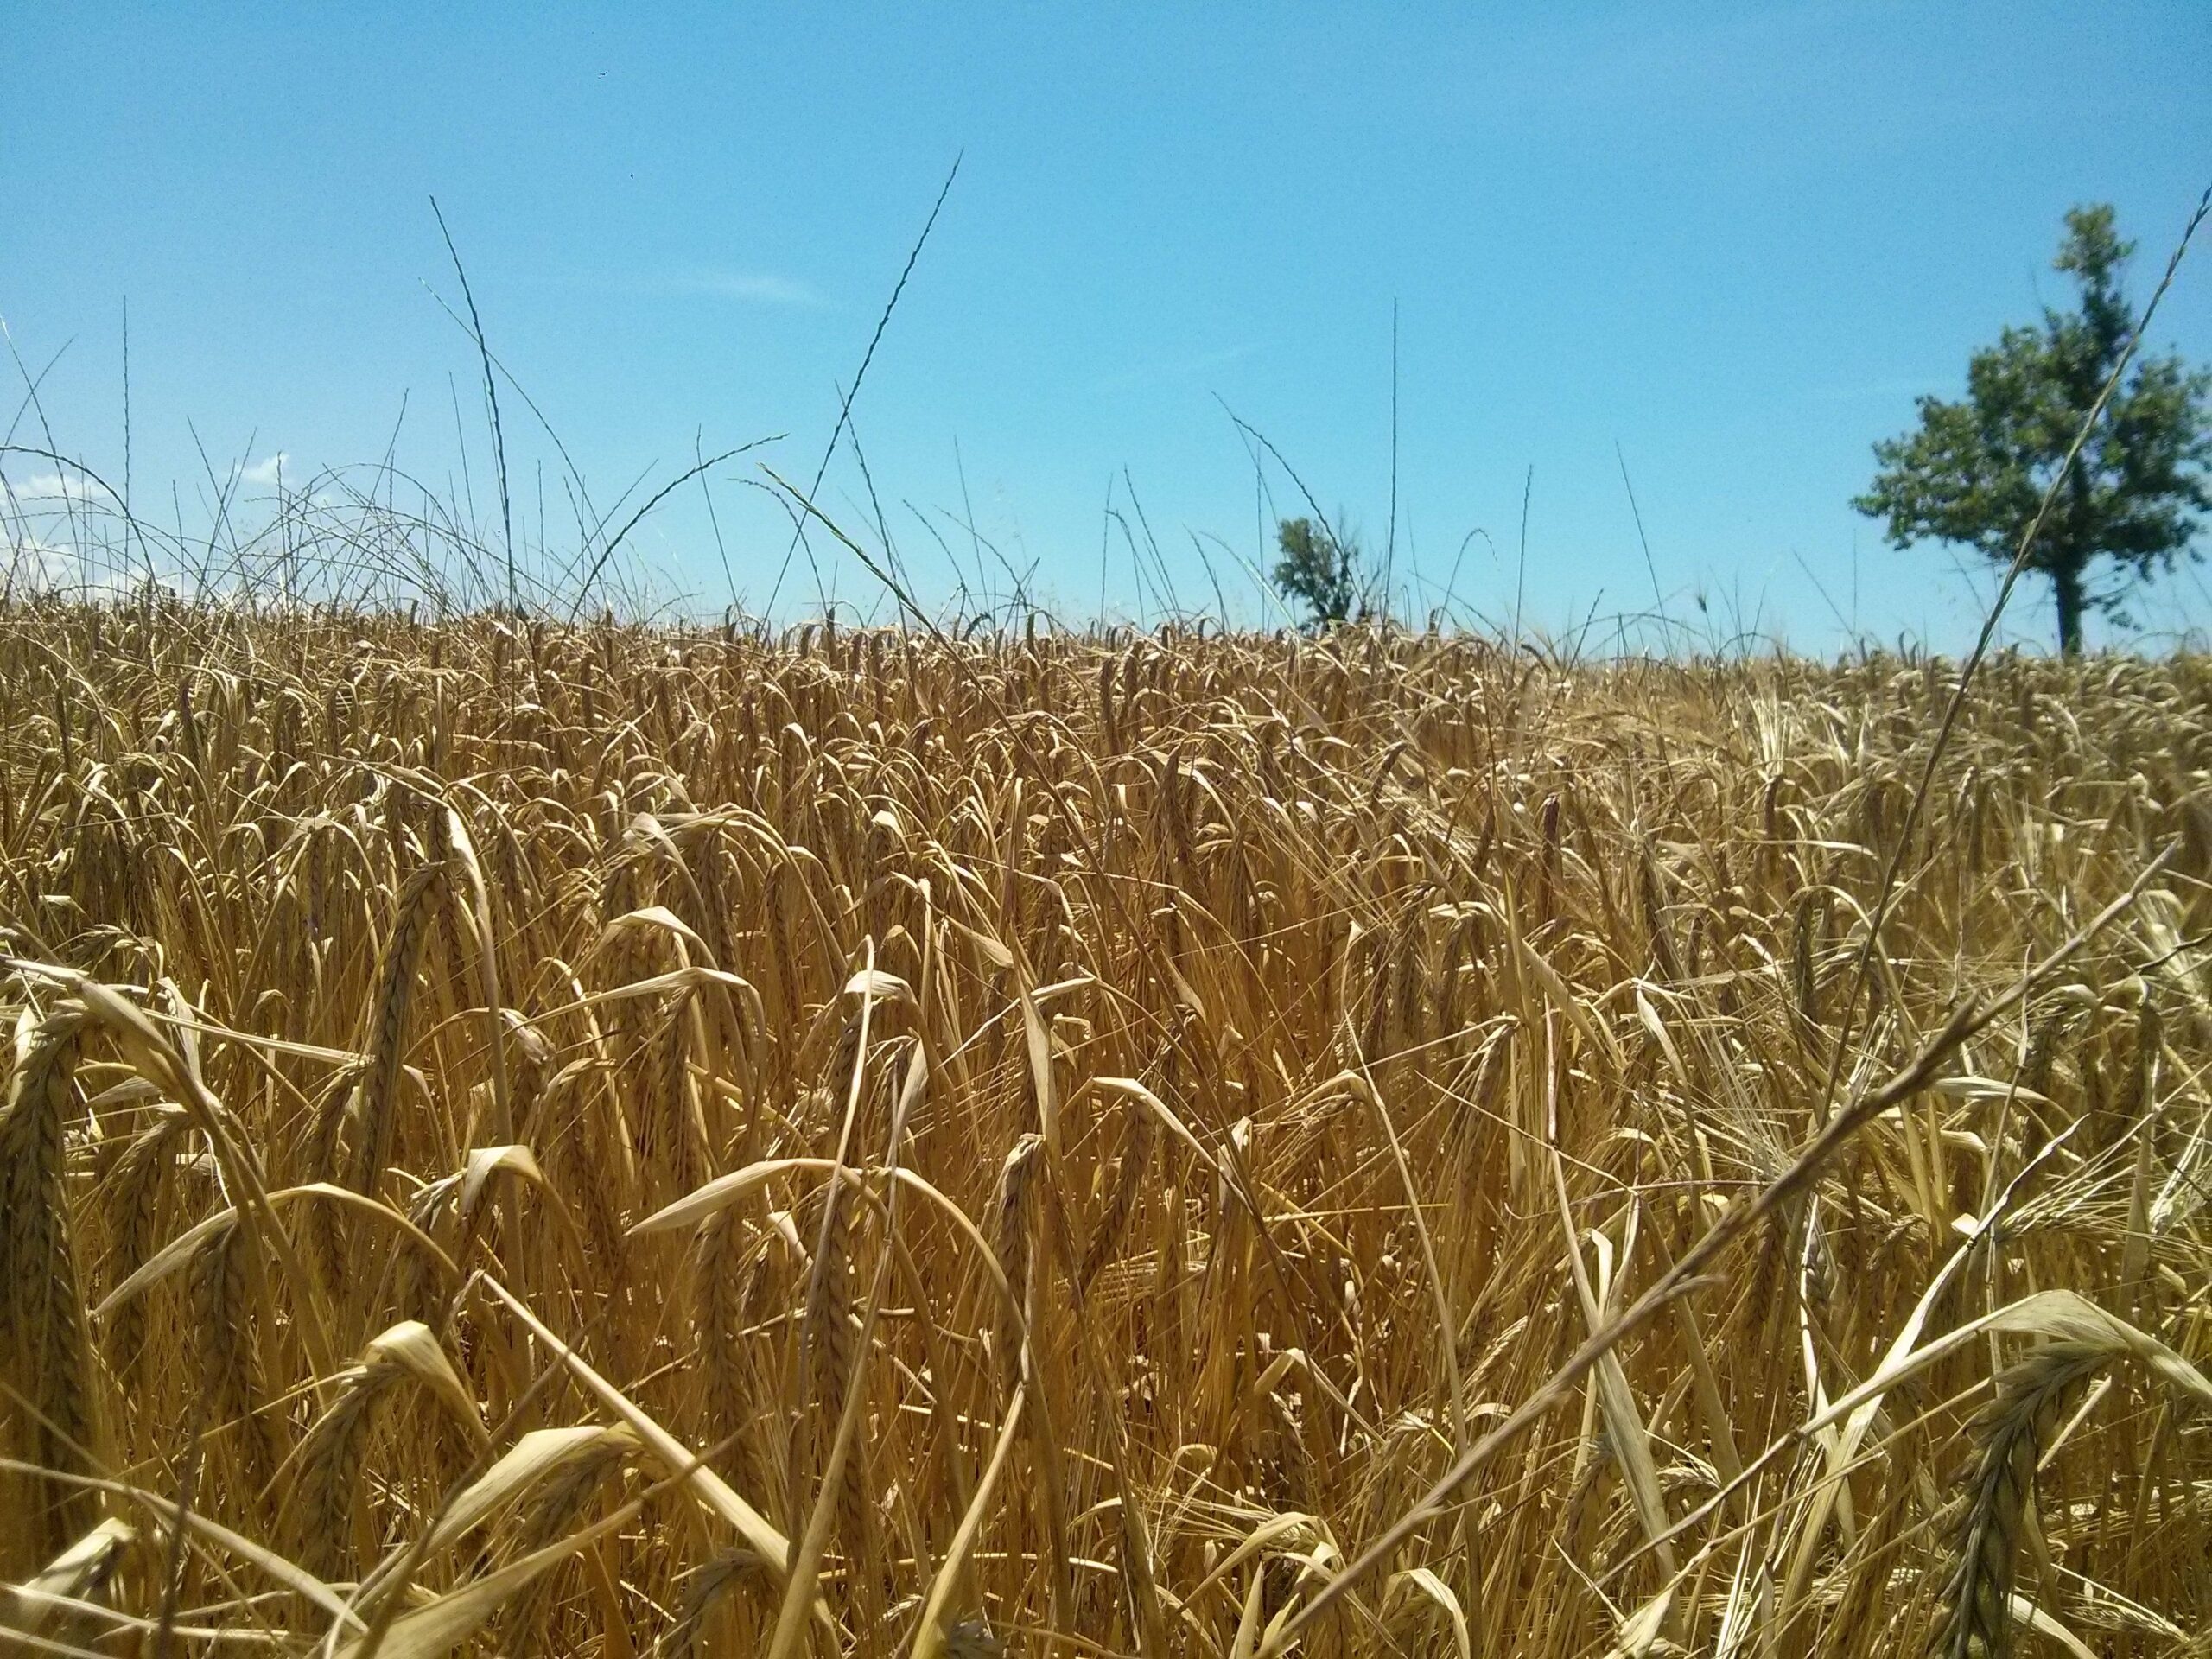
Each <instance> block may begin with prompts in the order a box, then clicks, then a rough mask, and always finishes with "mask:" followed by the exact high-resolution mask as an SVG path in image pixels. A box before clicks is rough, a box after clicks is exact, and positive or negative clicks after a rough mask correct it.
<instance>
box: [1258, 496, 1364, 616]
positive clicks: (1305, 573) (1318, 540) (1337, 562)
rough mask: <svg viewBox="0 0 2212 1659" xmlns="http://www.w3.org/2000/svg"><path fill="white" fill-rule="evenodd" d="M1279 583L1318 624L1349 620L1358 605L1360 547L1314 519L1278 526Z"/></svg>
mask: <svg viewBox="0 0 2212 1659" xmlns="http://www.w3.org/2000/svg"><path fill="white" fill-rule="evenodd" d="M1275 544H1276V546H1277V547H1279V548H1280V549H1281V551H1282V556H1281V558H1279V559H1277V560H1276V561H1275V568H1274V583H1275V587H1276V588H1278V589H1280V590H1281V593H1282V594H1283V596H1284V597H1285V598H1286V599H1294V600H1298V601H1300V602H1302V603H1303V604H1304V605H1305V607H1306V609H1307V610H1308V611H1309V612H1310V613H1312V615H1311V617H1310V619H1309V620H1310V621H1311V623H1312V625H1313V626H1314V627H1317V628H1332V627H1335V626H1338V624H1339V623H1344V622H1349V621H1351V620H1352V617H1353V615H1354V613H1355V612H1356V610H1357V607H1358V605H1359V550H1358V548H1357V545H1356V544H1355V543H1354V542H1353V540H1352V538H1351V537H1349V536H1347V535H1344V534H1342V533H1341V532H1339V531H1334V530H1332V529H1330V528H1329V526H1328V524H1326V523H1320V524H1316V523H1315V522H1314V521H1313V519H1311V518H1285V519H1282V520H1281V521H1280V522H1279V523H1278V524H1276V525H1275Z"/></svg>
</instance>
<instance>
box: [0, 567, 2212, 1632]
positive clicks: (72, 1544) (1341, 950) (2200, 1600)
mask: <svg viewBox="0 0 2212 1659" xmlns="http://www.w3.org/2000/svg"><path fill="white" fill-rule="evenodd" d="M1957 683H1958V671H1957V667H1956V665H1955V664H1945V663H1942V662H1936V661H1929V660H1913V659H1902V658H1897V657H1894V656H1883V655H1873V656H1868V657H1866V658H1858V659H1853V660H1852V661H1850V662H1847V663H1845V664H1840V665H1839V664H1815V663H1809V662H1803V661H1796V660H1789V659H1770V660H1763V661H1745V662H1731V663H1705V664H1690V663H1663V662H1624V663H1610V662H1604V663H1601V662H1563V661H1561V660H1560V659H1559V658H1556V657H1554V655H1552V654H1551V653H1550V652H1548V651H1546V650H1542V649H1538V648H1535V647H1529V648H1524V649H1522V650H1518V651H1516V650H1513V649H1510V648H1509V647H1508V646H1507V645H1503V644H1500V643H1498V642H1495V641H1483V640H1478V639H1460V638H1452V637H1441V638H1440V637H1437V636H1435V635H1424V634H1419V633H1407V632H1391V633H1385V632H1376V631H1371V630H1370V631H1361V630H1350V631H1346V632H1341V633H1338V634H1337V635H1334V636H1332V637H1330V638H1327V639H1295V638H1292V637H1288V636H1284V637H1275V638H1263V637H1253V636H1241V637H1240V636H1235V635H1230V636H1226V637H1224V636H1218V635H1217V636H1211V637H1209V636H1207V635H1205V634H1204V633H1200V632H1174V631H1169V632H1160V633H1156V634H1153V635H1147V636H1140V635H1134V634H1129V633H1126V632H1125V633H1122V634H1117V635H1104V634H1097V635H1090V636H1085V637H1070V636H1066V635H1063V634H1057V633H1054V632H1051V631H1049V630H1044V629H1041V628H1040V629H1033V630H1032V631H1030V632H1026V633H1025V632H1020V631H1016V632H990V633H979V634H977V635H976V636H975V637H973V638H946V637H944V636H943V635H940V634H938V633H937V632H934V631H932V630H929V629H926V628H923V629H917V630H913V631H908V632H847V631H842V630H831V629H828V628H824V627H822V626H815V627H811V628H808V629H804V630H798V631H795V632H791V633H790V634H788V635H785V636H782V637H779V638H767V637H765V636H762V635H760V634H758V633H747V632H734V631H721V630H700V631H683V630H677V629H672V628H670V629H651V628H645V627H632V626H617V625H615V624H613V623H612V622H607V623H602V624H601V625H598V626H578V627H573V628H561V627H557V626H552V625H550V624H541V623H537V622H532V621H526V620H513V619H507V620H501V619H499V618H497V617H480V618H476V619H474V620H451V621H445V622H440V623H437V624H435V625H430V624H417V623H416V622H414V621H412V620H409V619H408V618H406V617H404V616H395V615H378V614H372V613H346V614H333V613H315V612H311V611H308V610H306V609H304V608H302V609H294V610H289V611H286V610H279V611H277V612H274V613H258V614H257V613H245V612H243V611H239V612H232V611H226V610H223V609H220V608H218V607H213V606H207V607H193V606H186V605H182V604H179V603H175V602H170V601H154V600H151V599H148V600H146V601H143V602H131V603H114V604H108V605H104V606H97V607H95V606H90V605H80V604H62V603H59V602H51V601H39V602H17V603H16V604H14V605H12V606H10V607H8V608H7V609H6V610H5V611H4V612H0V773H4V785H5V786H4V789H3V790H0V1001H4V1002H5V1004H6V1006H7V1011H8V1014H9V1016H10V1025H11V1027H12V1043H11V1045H10V1055H9V1058H8V1059H7V1061H6V1068H7V1070H6V1076H7V1083H6V1093H5V1096H4V1099H5V1105H4V1116H0V1195H3V1201H4V1204H5V1224H4V1230H3V1232H4V1236H0V1249H4V1252H5V1254H4V1257H0V1318H3V1319H4V1324H0V1368H4V1369H0V1384H4V1395H0V1433H4V1436H5V1442H6V1443H5V1446H4V1447H0V1450H4V1452H5V1457H6V1461H5V1463H4V1465H0V1480H4V1484H0V1579H4V1580H6V1581H7V1583H8V1584H10V1585H11V1586H15V1588H14V1590H13V1592H12V1593H10V1592H0V1618H3V1619H4V1622H5V1623H6V1624H7V1625H8V1627H9V1628H10V1629H12V1630H14V1631H15V1632H16V1635H14V1636H13V1637H0V1645H9V1644H12V1645H13V1646H14V1647H15V1648H16V1649H18V1650H21V1651H23V1652H26V1653H31V1652H36V1653H88V1652H89V1653H95V1654H103V1655H110V1654H126V1653H127V1654H156V1653H170V1654H177V1655H182V1654H188V1653H190V1654H199V1653H207V1654H214V1655H222V1654H228V1653H233V1652H247V1653H275V1654H280V1655H282V1654H291V1655H301V1656H304V1655H308V1654H311V1653H319V1654H332V1655H346V1656H364V1655H367V1654H371V1653H376V1654H381V1655H383V1656H386V1659H418V1656H428V1655H435V1654H443V1653H448V1652H455V1653H466V1654H473V1655H492V1654H506V1655H526V1654H561V1655H570V1654H575V1655H589V1656H604V1659H635V1656H645V1655H670V1656H673V1655H679V1654H699V1655H720V1654H731V1655H752V1654H761V1655H766V1656H771V1659H794V1656H799V1655H811V1656H828V1655H832V1654H837V1655H852V1656H860V1659H875V1656H881V1659H890V1656H894V1655H899V1656H903V1655H908V1654H911V1655H914V1656H918V1659H934V1656H940V1655H954V1656H970V1659H972V1656H977V1655H982V1654H986V1653H993V1652H998V1651H1001V1650H1003V1651H1005V1652H1007V1653H1019V1654H1038V1655H1042V1654H1047V1653H1050V1654H1058V1655H1068V1656H1084V1655H1102V1656H1103V1655H1122V1654H1142V1655H1146V1656H1166V1655H1188V1656H1194V1659H1254V1656H1258V1655H1263V1654H1264V1655H1276V1654H1285V1653H1289V1652H1293V1651H1295V1652H1299V1653H1303V1654H1311V1655H1389V1654H1405V1655H1440V1656H1444V1655H1457V1656H1461V1659H1465V1656H1471V1655H1474V1654H1484V1655H1513V1656H1523V1655H1527V1656H1537V1655H1541V1656H1560V1659H1565V1656H1585V1655H1586V1656H1592V1659H1599V1656H1609V1655H1614V1654H1622V1655H1643V1654H1679V1653H1685V1652H1688V1653H1696V1654H1722V1655H1728V1654H1740V1655H1745V1656H1753V1655H1757V1656H1795V1655H1812V1654H1818V1655H1836V1656H1844V1655H1853V1656H1856V1655H1882V1656H1897V1655H1907V1654H1911V1653H1916V1652H1918V1651H1922V1650H1930V1649H1932V1650H1934V1651H1937V1652H1941V1653H1943V1654H1946V1655H1951V1656H1967V1655H1999V1654H2003V1653H2006V1652H2019V1653H2037V1654H2060V1653H2065V1654H2114V1655H2118V1654H2128V1655H2133V1654H2145V1655H2151V1654H2160V1655H2163V1654H2179V1653H2183V1652H2194V1653H2206V1652H2212V1638H2208V1636H2207V1631H2208V1630H2212V1432H2208V1425H2212V1411H2208V1409H2207V1406H2208V1402H2212V1383H2208V1381H2207V1373H2208V1370H2212V1294H2208V1286H2209V1285H2212V1215H2208V1210H2207V1199H2208V1195H2209V1194H2212V1146H2208V1144H2207V1141H2208V1133H2207V1131H2208V1109H2207V1082H2206V1071H2207V1067H2208V1065H2212V1001H2208V993H2212V945H2208V944H2207V943H2206V935H2207V930H2208V926H2212V889H2208V886H2207V883H2208V881H2212V797H2208V796H2207V794H2206V791H2207V787H2208V779H2212V664H2207V663H2206V662H2205V661H2203V660H2202V659H2196V658H2186V657H2183V658H2172V659H2168V660H2164V661H2158V662H2145V661H2139V660H2129V659H2119V658H2107V659H2092V660H2089V661H2086V662H2082V663H2075V664H2063V663H2058V662H2053V661H2048V660H2042V659H2028V658H2011V657H1999V658H1995V659H1993V660H1992V661H1991V662H1989V663H1988V664H1986V665H1985V666H1984V667H1983V669H1982V671H1981V672H1980V676H1979V677H1978V678H1977V679H1976V680H1975V681H1974V683H1973V685H1972V688H1971V690H1970V691H1969V692H1968V694H1967V696H1965V698H1964V699H1963V701H1962V702H1961V704H1960V705H1959V708H1958V710H1957V718H1956V721H1955V724H1948V723H1947V718H1946V716H1947V711H1948V709H1949V708H1950V705H1951V702H1952V696H1953V692H1954V690H1955V686H1956V685H1957ZM1939 741H1940V752H1939V749H1938V745H1939ZM1931 757H1932V760H1933V763H1932V764H1931Z"/></svg>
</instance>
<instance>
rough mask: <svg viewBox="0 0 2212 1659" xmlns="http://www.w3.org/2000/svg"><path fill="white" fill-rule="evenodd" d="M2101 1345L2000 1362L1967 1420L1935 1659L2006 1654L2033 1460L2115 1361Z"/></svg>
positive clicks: (2050, 1347)
mask: <svg viewBox="0 0 2212 1659" xmlns="http://www.w3.org/2000/svg"><path fill="white" fill-rule="evenodd" d="M2114 1352H2115V1350H2114V1348H2113V1345H2112V1344H2109V1343H2106V1342H2094V1341H2086V1342H2085V1341H2063V1342H2048V1343H2045V1344H2043V1345H2042V1346H2040V1347H2038V1348H2037V1349H2035V1350H2034V1351H2032V1352H2031V1353H2029V1354H2028V1355H2027V1356H2026V1357H2024V1358H2022V1359H2020V1360H2019V1361H2018V1362H2017V1363H2014V1364H2012V1365H2011V1366H2009V1367H2007V1368H2006V1369H2005V1371H2004V1372H2002V1373H2001V1374H2000V1375H1999V1377H1998V1379H1997V1397H1996V1398H1995V1400H1993V1402H1991V1403H1990V1405H1989V1407H1988V1408H1987V1409H1986V1410H1985V1411H1984V1412H1983V1413H1982V1414H1981V1416H1980V1419H1979V1421H1977V1422H1976V1424H1975V1426H1974V1441H1975V1452H1974V1461H1973V1462H1972V1464H1971V1465H1969V1466H1968V1468H1967V1475H1966V1482H1965V1484H1966V1493H1965V1503H1964V1507H1963V1510H1962V1513H1961V1516H1960V1518H1959V1522H1958V1529H1957V1531H1956V1532H1955V1534H1954V1535H1953V1546H1952V1567H1951V1573H1950V1579H1949V1581H1948V1583H1947V1584H1946V1585H1945V1586H1944V1589H1943V1605H1944V1612H1943V1618H1942V1623H1941V1624H1939V1625H1938V1626H1937V1627H1936V1640H1935V1641H1934V1642H1933V1643H1931V1644H1930V1646H1929V1652H1930V1653H1932V1654H1935V1655H1937V1656H1940V1659H2005V1656H2007V1655H2009V1654H2010V1653H2011V1652H2012V1582H2013V1575H2014V1571H2015V1567H2016V1565H2017V1562H2018V1554H2019V1541H2020V1538H2021V1537H2022V1535H2023V1533H2024V1529H2025V1527H2026V1525H2027V1516H2028V1506H2029V1505H2030V1504H2031V1503H2034V1502H2035V1487H2036V1461H2037V1457H2038V1455H2039V1453H2040V1449H2041V1447H2042V1445H2043V1442H2044V1440H2046V1439H2047V1438H2048V1437H2049V1435H2050V1431H2051V1430H2052V1429H2053V1428H2054V1427H2056V1425H2057V1421H2058V1419H2059V1416H2060V1414H2062V1413H2063V1410H2064V1408H2065V1406H2066V1403H2067V1402H2068V1401H2069V1399H2071V1398H2072V1397H2073V1395H2074V1392H2075V1389H2079V1388H2080V1387H2081V1386H2082V1384H2084V1383H2087V1382H2088V1380H2089V1379H2090V1378H2091V1377H2092V1376H2095V1375H2096V1373H2097V1372H2098V1371H2100V1370H2102V1369H2103V1368H2104V1366H2105V1365H2106V1364H2107V1363H2108V1362H2109V1361H2110V1360H2111V1359H2112V1358H2113V1356H2114Z"/></svg>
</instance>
